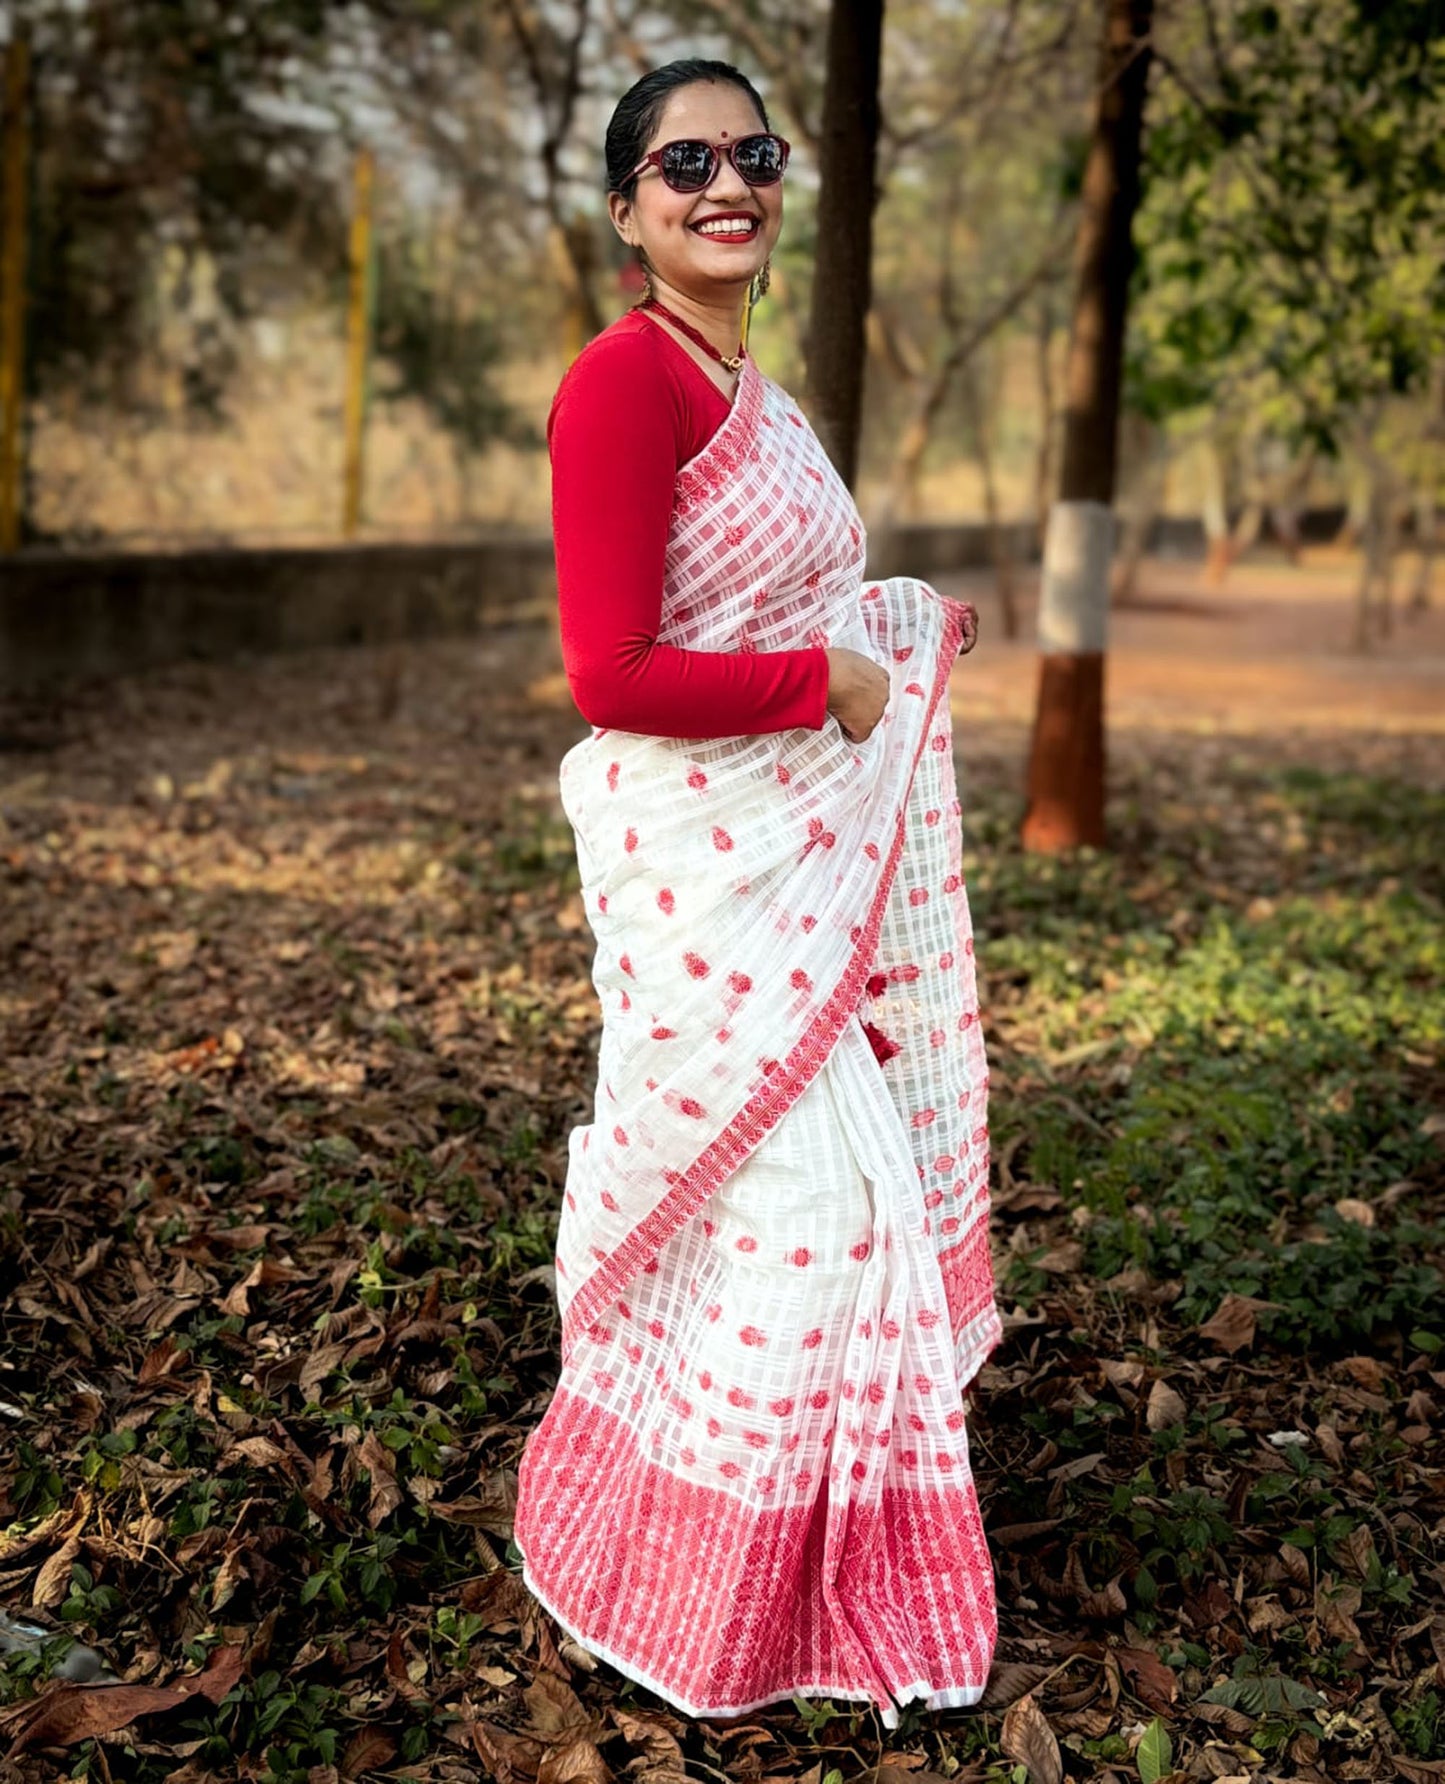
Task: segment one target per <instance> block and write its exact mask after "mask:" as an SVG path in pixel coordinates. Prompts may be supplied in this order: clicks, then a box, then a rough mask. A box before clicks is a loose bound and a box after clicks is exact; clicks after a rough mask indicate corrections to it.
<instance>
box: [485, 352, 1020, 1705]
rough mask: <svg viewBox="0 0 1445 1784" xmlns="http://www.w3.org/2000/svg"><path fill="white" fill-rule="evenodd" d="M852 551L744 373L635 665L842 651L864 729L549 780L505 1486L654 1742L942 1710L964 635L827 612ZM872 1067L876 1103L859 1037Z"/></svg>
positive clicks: (792, 426)
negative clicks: (789, 1701) (693, 1718)
mask: <svg viewBox="0 0 1445 1784" xmlns="http://www.w3.org/2000/svg"><path fill="white" fill-rule="evenodd" d="M863 563H864V541H863V529H862V524H861V521H860V519H859V517H858V513H857V510H856V508H855V507H854V505H853V502H852V498H851V497H850V495H849V494H848V491H847V489H846V487H845V486H844V485H843V483H842V482H841V480H840V479H839V478H838V477H837V475H836V474H835V472H834V471H833V469H832V466H831V464H830V463H829V461H828V459H827V456H826V454H825V453H824V452H823V449H822V447H821V445H820V443H819V442H818V440H817V438H816V436H815V435H814V433H813V431H812V429H811V428H810V427H809V426H808V425H807V422H806V421H805V419H804V417H803V416H802V414H801V412H800V411H799V410H798V408H797V406H796V404H795V403H794V402H793V401H792V399H791V398H790V397H788V395H787V394H786V393H785V392H784V391H783V390H782V389H781V388H780V387H779V386H778V385H776V384H775V383H773V382H772V381H771V380H770V379H767V378H765V377H764V376H763V375H762V374H761V373H760V372H759V371H758V370H757V368H756V366H755V364H754V363H753V361H752V360H751V359H750V358H749V359H746V360H745V361H744V366H743V371H742V374H741V378H740V381H739V385H738V390H737V394H736V396H735V399H734V403H733V407H732V410H731V413H730V414H729V417H728V419H727V420H726V421H725V422H724V423H723V425H722V427H721V428H720V429H719V431H718V432H717V434H715V435H714V437H713V439H712V440H711V441H709V443H708V445H707V446H706V447H705V448H704V449H703V451H702V452H701V453H700V454H699V455H698V456H697V457H696V458H695V459H693V460H692V461H690V463H689V464H688V465H686V466H684V467H683V469H682V470H681V471H680V472H679V475H678V483H677V490H676V497H675V505H674V514H673V522H672V529H671V534H670V539H669V548H668V559H667V575H666V584H665V599H664V608H663V624H662V628H661V631H660V633H659V639H660V641H661V642H663V643H666V644H678V645H685V646H688V647H691V648H694V649H699V650H714V651H716V650H782V649H788V648H796V647H798V646H800V645H803V644H807V643H814V644H829V645H840V646H847V647H849V648H852V649H855V650H859V651H862V652H864V653H865V654H867V655H868V656H870V657H872V658H873V659H874V660H875V661H877V662H879V663H881V664H882V665H883V666H884V667H885V668H886V669H887V670H888V671H889V675H890V679H891V682H892V690H891V694H890V699H889V703H888V709H887V711H886V712H885V714H884V718H883V721H882V723H881V724H880V725H879V726H878V727H877V729H876V730H875V731H874V732H873V734H872V736H871V737H870V738H869V739H868V740H867V741H866V742H864V743H861V744H854V743H852V742H850V741H849V740H848V739H847V738H846V737H845V736H844V734H843V732H842V730H841V728H840V727H839V726H838V724H837V723H836V721H834V720H833V719H831V718H830V719H829V720H828V721H827V724H826V725H825V727H824V729H823V730H822V731H820V732H819V731H809V730H793V731H785V732H779V733H774V734H768V735H762V736H743V737H733V738H721V739H710V740H697V739H693V740H688V739H680V738H671V737H651V736H642V735H638V734H634V733H626V732H619V731H607V730H594V731H593V733H592V735H591V736H589V737H587V738H584V739H583V740H582V741H581V742H580V743H579V744H577V745H576V746H575V747H574V748H573V749H572V750H570V751H569V752H568V754H567V756H566V757H565V758H564V760H563V763H562V768H561V791H562V798H563V803H564V806H565V808H566V811H567V815H568V818H569V820H570V821H571V824H572V826H573V830H574V833H575V837H576V844H577V857H578V863H579V867H580V870H581V877H582V887H583V896H584V900H585V904H586V910H587V915H588V920H589V922H590V924H591V926H592V930H593V934H594V936H595V938H596V943H597V951H596V958H595V963H594V968H593V979H594V983H595V985H596V988H597V992H598V996H599V998H600V1000H601V1006H602V1040H601V1051H600V1056H599V1067H598V1085H597V1094H596V1102H595V1107H594V1110H593V1119H592V1120H591V1121H590V1122H589V1123H586V1124H584V1125H582V1126H579V1127H578V1128H576V1129H574V1131H573V1133H572V1134H571V1136H570V1154H569V1165H568V1173H567V1182H566V1188H565V1193H564V1199H563V1208H562V1213H561V1223H560V1228H559V1233H558V1242H557V1260H556V1261H557V1280H558V1301H559V1306H560V1310H561V1313H562V1321H563V1324H562V1376H561V1380H560V1381H559V1384H558V1387H557V1391H556V1394H555V1395H554V1397H553V1400H552V1402H551V1404H550V1405H549V1407H548V1410H547V1413H546V1416H545V1417H544V1418H543V1420H542V1422H541V1424H540V1425H539V1426H538V1427H537V1429H536V1430H535V1431H534V1432H533V1433H532V1434H531V1436H530V1437H529V1439H528V1442H527V1445H526V1449H525V1451H524V1454H523V1457H522V1463H521V1467H520V1470H519V1497H518V1506H517V1516H516V1537H517V1542H518V1544H519V1546H520V1548H521V1550H522V1552H523V1555H524V1558H525V1569H524V1575H525V1578H526V1580H527V1583H528V1585H529V1587H530V1588H531V1590H532V1591H533V1592H534V1594H535V1595H536V1596H537V1597H538V1599H539V1600H540V1601H541V1602H542V1603H543V1604H544V1605H545V1606H546V1608H547V1609H548V1610H549V1611H551V1612H552V1614H553V1615H554V1616H555V1617H556V1619H557V1620H558V1622H559V1623H561V1624H562V1626H563V1627H564V1628H565V1629H567V1630H568V1631H569V1632H570V1633H571V1634H572V1635H573V1636H574V1637H575V1638H576V1639H577V1640H578V1641H580V1642H581V1643H582V1644H583V1645H584V1646H586V1647H587V1648H589V1649H591V1650H592V1651H593V1652H594V1653H597V1654H598V1655H600V1656H602V1657H603V1658H604V1659H606V1660H608V1661H610V1662H611V1663H612V1664H613V1665H614V1666H616V1667H617V1668H618V1669H619V1670H620V1671H622V1672H624V1673H625V1674H627V1675H628V1676H629V1677H632V1678H634V1679H637V1680H638V1681H640V1682H641V1683H643V1684H645V1685H647V1686H649V1687H650V1688H651V1689H653V1690H654V1691H656V1692H657V1693H658V1694H659V1695H661V1696H662V1697H664V1698H665V1699H667V1700H668V1701H669V1702H671V1703H673V1704H674V1705H676V1706H677V1707H678V1708H680V1709H682V1710H684V1711H686V1712H688V1713H692V1714H701V1715H728V1714H734V1713H737V1712H740V1711H743V1710H747V1709H751V1708H755V1707H757V1706H758V1705H760V1704H763V1703H766V1702H770V1701H773V1700H776V1699H779V1698H783V1697H788V1696H792V1695H795V1694H796V1695H804V1696H817V1695H826V1696H831V1697H834V1698H836V1699H840V1700H850V1699H851V1700H859V1701H872V1702H874V1703H876V1704H877V1705H878V1706H879V1708H880V1711H881V1713H882V1718H883V1721H884V1723H885V1725H887V1726H890V1727H891V1726H896V1722H897V1707H896V1706H897V1704H898V1703H902V1702H906V1701H908V1700H909V1699H910V1698H921V1699H923V1700H924V1701H925V1702H926V1703H927V1704H929V1705H931V1706H933V1707H938V1708H944V1707H956V1706H962V1705H966V1704H970V1703H973V1702H975V1701H976V1700H977V1699H978V1697H979V1696H980V1695H981V1694H982V1691H983V1688H984V1684H985V1681H986V1679H987V1676H988V1671H989V1665H990V1662H991V1659H992V1655H993V1651H994V1646H995V1643H996V1639H997V1621H996V1613H995V1607H994V1596H993V1573H992V1567H991V1563H990V1559H989V1556H988V1553H987V1549H986V1546H985V1542H984V1538H983V1531H982V1524H981V1519H980V1515H979V1507H978V1501H977V1496H976V1493H975V1490H974V1484H973V1476H972V1472H971V1469H970V1465H969V1450H968V1435H967V1426H966V1418H965V1411H964V1405H963V1396H964V1393H965V1391H966V1390H967V1388H968V1385H969V1383H970V1382H971V1380H972V1378H973V1377H974V1376H975V1375H976V1373H977V1371H978V1369H979V1367H980V1366H981V1364H982V1363H983V1361H984V1360H985V1358H986V1357H987V1355H988V1354H989V1352H990V1351H991V1350H992V1348H993V1347H994V1345H995V1344H996V1343H997V1342H998V1340H999V1337H1000V1335H1001V1325H1000V1321H999V1315H998V1309H997V1305H996V1302H995V1299H994V1280H993V1272H992V1265H991V1261H990V1254H989V1245H988V1215H989V1199H988V1127H987V1094H988V1078H987V1067H986V1063H985V1059H984V1053H983V1042H982V1037H981V1032H980V1025H979V1019H978V1002H977V992H976V987H975V979H974V966H973V938H972V930H971V926H970V919H969V911H968V902H967V894H966V891H965V888H964V885H963V881H962V876H961V870H960V853H961V826H960V807H959V800H958V796H957V790H956V786H955V781H954V773H953V758H952V738H951V721H950V715H949V707H948V700H947V686H948V678H949V672H950V669H951V667H952V665H953V662H954V660H955V658H956V656H957V653H958V648H959V643H960V640H961V637H962V632H963V622H964V609H963V608H962V607H961V606H960V605H959V604H958V603H956V602H952V601H948V600H946V599H944V598H942V597H940V596H939V595H938V594H937V593H936V592H935V591H934V590H933V589H931V588H930V587H929V586H928V585H927V584H926V583H922V582H918V581H915V580H913V579H911V578H906V577H899V578H893V579H890V580H887V581H883V582H875V583H865V582H864V580H863ZM865 1014H866V1016H867V1018H868V1020H869V1021H870V1022H871V1023H873V1024H874V1025H876V1027H878V1028H881V1030H882V1031H883V1033H884V1034H885V1035H886V1036H887V1037H888V1038H889V1039H890V1040H891V1041H893V1042H894V1043H895V1044H896V1045H897V1046H898V1048H899V1051H898V1052H897V1053H896V1054H895V1055H894V1056H892V1057H891V1058H889V1059H888V1060H887V1062H886V1063H885V1064H884V1065H883V1066H882V1069H881V1070H880V1066H879V1062H878V1060H877V1058H876V1057H875V1054H874V1050H873V1048H872V1046H871V1045H870V1042H869V1040H868V1037H867V1035H866V1033H865V1031H864V1027H863V1016H864V1015H865Z"/></svg>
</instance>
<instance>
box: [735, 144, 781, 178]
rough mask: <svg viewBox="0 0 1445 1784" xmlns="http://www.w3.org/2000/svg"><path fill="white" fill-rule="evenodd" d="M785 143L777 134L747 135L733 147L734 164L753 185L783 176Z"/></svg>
mask: <svg viewBox="0 0 1445 1784" xmlns="http://www.w3.org/2000/svg"><path fill="white" fill-rule="evenodd" d="M784 159H785V157H784V155H783V145H782V143H781V142H779V140H778V139H777V137H776V136H745V137H743V139H742V141H741V142H739V143H738V144H737V145H736V146H735V147H734V149H733V165H734V166H735V167H736V168H737V170H738V172H739V173H740V174H741V175H742V176H743V178H744V179H745V180H746V181H747V182H748V184H749V185H751V186H770V185H772V183H773V181H774V180H780V179H781V178H782V177H783V163H784Z"/></svg>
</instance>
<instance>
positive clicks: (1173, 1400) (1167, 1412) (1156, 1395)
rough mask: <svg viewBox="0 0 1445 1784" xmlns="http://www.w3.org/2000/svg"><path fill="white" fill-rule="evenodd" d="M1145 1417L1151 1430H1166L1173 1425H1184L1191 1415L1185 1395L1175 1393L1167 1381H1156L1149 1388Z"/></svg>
mask: <svg viewBox="0 0 1445 1784" xmlns="http://www.w3.org/2000/svg"><path fill="white" fill-rule="evenodd" d="M1144 1416H1145V1419H1146V1421H1147V1422H1148V1426H1149V1429H1150V1430H1151V1431H1164V1430H1167V1429H1168V1428H1169V1427H1170V1426H1171V1425H1182V1424H1183V1423H1184V1421H1185V1419H1186V1418H1187V1417H1188V1416H1189V1408H1188V1407H1187V1406H1186V1405H1185V1404H1184V1400H1183V1397H1182V1396H1181V1395H1179V1394H1177V1393H1175V1391H1174V1389H1173V1388H1171V1387H1170V1385H1169V1383H1168V1382H1167V1381H1162V1380H1160V1381H1156V1382H1155V1383H1154V1385H1153V1386H1152V1387H1151V1388H1150V1390H1149V1402H1148V1407H1147V1409H1146V1411H1145V1415H1144Z"/></svg>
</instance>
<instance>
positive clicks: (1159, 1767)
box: [1134, 1716, 1174, 1784]
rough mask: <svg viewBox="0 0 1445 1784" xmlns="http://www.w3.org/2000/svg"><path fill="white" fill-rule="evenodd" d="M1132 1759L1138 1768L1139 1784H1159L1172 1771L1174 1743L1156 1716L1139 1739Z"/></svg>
mask: <svg viewBox="0 0 1445 1784" xmlns="http://www.w3.org/2000/svg"><path fill="white" fill-rule="evenodd" d="M1134 1759H1135V1762H1136V1764H1137V1765H1138V1767H1139V1784H1159V1779H1160V1778H1162V1777H1163V1776H1164V1775H1165V1773H1166V1772H1169V1771H1171V1770H1172V1769H1173V1765H1174V1743H1173V1741H1171V1740H1170V1738H1169V1730H1168V1729H1167V1728H1166V1727H1165V1726H1164V1724H1163V1723H1162V1722H1161V1721H1160V1720H1159V1718H1158V1717H1157V1716H1156V1717H1155V1718H1154V1720H1153V1721H1152V1722H1151V1723H1150V1724H1149V1726H1148V1727H1147V1728H1146V1729H1145V1730H1144V1732H1143V1734H1142V1735H1141V1736H1140V1737H1139V1745H1138V1747H1137V1748H1136V1749H1135V1753H1134Z"/></svg>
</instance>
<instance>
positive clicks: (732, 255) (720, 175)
mask: <svg viewBox="0 0 1445 1784" xmlns="http://www.w3.org/2000/svg"><path fill="white" fill-rule="evenodd" d="M766 128H767V126H766V125H765V124H764V123H763V121H762V119H761V118H760V117H759V116H758V114H757V112H756V110H755V109H754V107H753V103H752V101H751V100H750V99H749V98H748V96H747V94H746V93H745V92H743V90H742V88H741V87H737V86H734V85H733V83H732V82H731V81H693V82H691V83H690V84H689V85H688V86H685V87H678V88H676V89H675V90H674V91H673V92H672V93H670V94H669V95H668V99H667V104H666V106H665V107H664V108H663V112H662V116H661V117H660V118H659V119H658V123H657V128H656V130H654V132H653V133H652V137H651V140H650V141H648V142H647V143H646V144H645V145H644V147H643V150H642V155H646V154H650V153H651V152H652V150H653V149H659V148H661V147H662V145H663V144H664V143H666V142H674V141H676V139H677V138H678V137H683V136H688V137H701V138H702V139H703V141H704V142H710V143H717V144H727V143H732V142H736V140H737V139H738V137H740V136H751V135H753V134H754V133H755V132H757V131H759V130H764V129H766ZM642 155H639V156H638V157H637V158H638V160H639V161H640V160H641V159H642ZM608 209H609V211H610V212H611V215H612V221H613V223H614V225H615V226H616V228H617V232H618V234H619V235H620V236H621V237H622V239H623V240H624V241H626V242H631V243H632V244H633V245H634V246H635V247H640V248H641V249H642V252H643V255H644V256H645V258H646V261H647V264H648V265H649V266H650V267H651V268H652V270H653V273H654V274H655V276H656V277H657V278H658V279H660V280H662V281H663V282H665V283H666V284H668V285H671V286H672V287H673V289H674V290H678V291H684V292H686V293H687V294H688V295H689V296H693V297H697V298H699V299H702V300H706V299H708V298H717V297H719V296H721V295H723V294H725V293H727V292H729V291H730V290H731V291H734V292H735V291H736V290H737V289H738V288H739V287H742V286H746V285H747V283H748V281H749V280H750V279H751V278H752V277H753V275H754V274H755V273H756V272H757V271H758V269H759V268H760V267H761V266H762V264H763V262H764V261H765V260H766V259H767V257H768V254H769V253H770V251H771V250H772V247H773V244H774V243H775V242H776V241H777V239H778V232H779V230H780V229H781V228H782V226H783V183H782V181H781V180H779V181H778V182H777V184H776V185H772V186H750V185H749V184H748V183H747V181H746V180H745V179H743V178H742V176H741V175H740V174H739V173H738V172H737V170H736V169H735V168H734V166H733V164H732V162H731V160H730V159H729V158H728V157H727V156H726V155H723V154H721V153H719V155H718V167H717V172H716V173H715V174H714V175H713V180H712V184H711V185H710V186H705V187H704V188H703V189H702V191H701V192H674V191H673V189H672V188H671V186H669V185H668V184H667V182H666V180H664V179H663V177H662V174H661V171H660V170H659V169H658V168H657V167H656V166H655V165H654V166H652V167H647V168H644V169H643V171H642V172H641V173H640V174H639V175H638V177H637V184H636V186H635V187H634V189H633V196H632V198H631V199H630V200H629V199H626V198H624V197H622V195H621V194H620V193H617V192H614V193H612V194H611V195H610V196H609V198H608ZM739 214H741V215H743V216H747V217H753V218H756V219H757V228H756V230H755V232H754V233H753V234H752V235H751V236H741V237H739V236H732V237H729V236H718V235H708V234H706V233H703V232H701V231H700V230H699V228H698V225H699V224H701V223H703V222H704V221H705V220H706V219H708V218H710V217H711V218H720V217H725V216H729V215H732V216H736V215H739Z"/></svg>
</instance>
